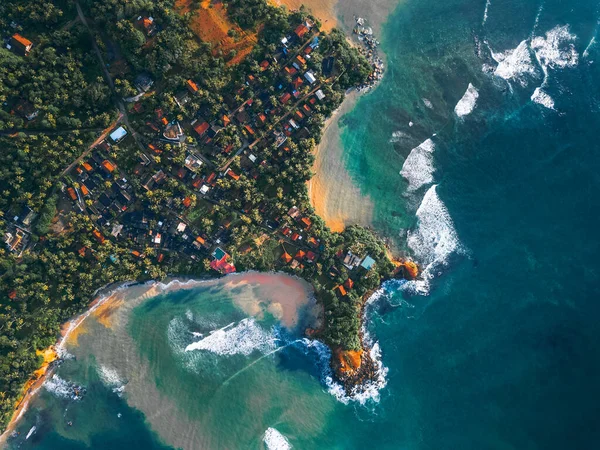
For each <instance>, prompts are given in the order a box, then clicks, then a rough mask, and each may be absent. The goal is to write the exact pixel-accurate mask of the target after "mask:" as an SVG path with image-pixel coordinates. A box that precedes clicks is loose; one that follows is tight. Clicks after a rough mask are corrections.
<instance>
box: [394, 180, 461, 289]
mask: <svg viewBox="0 0 600 450" xmlns="http://www.w3.org/2000/svg"><path fill="white" fill-rule="evenodd" d="M436 188H437V185H433V186H431V187H430V188H429V190H428V191H427V193H426V194H425V196H424V197H423V200H422V202H421V205H420V206H419V209H417V213H416V216H417V219H418V225H417V228H416V229H415V230H413V231H410V232H409V233H408V239H407V244H408V246H409V248H410V249H411V250H412V252H413V254H414V255H415V257H416V259H417V261H419V262H420V263H421V264H422V266H423V267H424V269H423V271H422V276H421V279H419V280H414V281H409V282H407V283H405V284H404V286H406V289H409V290H413V291H415V293H419V294H423V295H425V294H427V293H429V281H430V280H431V278H433V270H434V269H435V268H436V267H439V266H440V265H445V264H447V262H448V257H449V256H450V255H451V254H453V253H455V252H457V251H460V250H461V249H462V248H461V244H460V241H459V239H458V235H457V234H456V230H455V229H454V222H453V221H452V217H450V213H449V212H448V209H447V208H446V205H444V203H443V202H442V201H441V200H440V198H439V196H438V195H437V192H436Z"/></svg>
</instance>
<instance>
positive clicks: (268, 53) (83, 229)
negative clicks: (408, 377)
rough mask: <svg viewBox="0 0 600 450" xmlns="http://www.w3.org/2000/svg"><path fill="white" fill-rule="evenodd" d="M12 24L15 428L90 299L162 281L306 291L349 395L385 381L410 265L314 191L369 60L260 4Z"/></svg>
mask: <svg viewBox="0 0 600 450" xmlns="http://www.w3.org/2000/svg"><path fill="white" fill-rule="evenodd" d="M39 8H42V9H44V10H45V11H47V14H44V15H43V16H40V15H39V14H37V12H36V11H38V10H39ZM0 11H1V12H2V13H3V14H1V15H0V29H2V30H3V32H4V34H6V35H8V36H9V38H8V39H9V41H10V43H11V44H10V45H9V47H10V48H7V49H2V51H1V53H0V57H1V58H2V64H1V65H0V86H4V87H5V88H4V89H3V90H2V94H3V95H4V96H5V98H6V101H5V102H4V105H3V107H2V109H0V129H4V130H11V135H9V136H6V135H2V136H0V141H1V143H2V145H3V148H4V149H5V155H6V161H8V162H9V163H8V164H6V166H5V170H3V171H2V172H0V190H2V192H3V195H2V196H1V197H0V210H1V211H2V214H3V216H2V218H1V220H0V228H1V231H2V234H3V236H4V242H5V244H6V245H5V246H4V247H3V248H2V250H1V251H0V267H1V273H0V277H2V283H1V285H0V297H1V298H2V299H3V300H2V302H1V304H0V329H1V330H2V336H1V342H0V392H1V393H2V399H1V402H0V411H1V420H2V425H3V428H5V427H6V425H7V424H8V423H9V421H10V419H11V418H12V417H18V414H21V413H22V411H23V409H24V406H21V407H20V411H19V413H18V414H15V407H19V405H25V404H26V401H25V402H23V398H24V396H25V393H26V392H29V393H31V392H33V391H34V389H35V388H34V386H37V385H39V381H38V384H36V380H41V379H42V377H43V375H44V373H45V371H46V370H47V369H46V368H48V367H51V366H52V364H53V363H51V362H50V361H51V360H52V359H53V358H54V357H56V354H55V353H53V352H52V351H51V350H48V349H49V348H51V347H53V346H55V345H56V338H57V336H59V334H60V330H61V326H62V325H63V324H64V323H65V322H67V321H68V320H69V319H71V318H72V317H75V316H78V315H79V314H81V313H82V311H84V310H85V309H86V308H88V307H89V301H90V299H91V298H94V293H95V292H96V291H97V289H99V288H100V287H102V286H106V285H109V284H112V283H118V282H124V281H130V280H135V281H138V282H143V281H147V280H161V279H164V278H165V277H166V276H167V274H176V275H178V276H186V277H207V276H213V277H216V276H221V275H226V274H230V273H233V272H240V271H247V270H257V271H283V272H287V273H291V274H294V275H297V276H299V277H301V278H304V279H306V280H308V281H309V282H310V283H311V284H312V285H313V287H314V289H315V295H316V297H317V299H318V301H319V302H320V303H321V305H322V307H323V310H324V317H325V320H324V323H323V326H322V328H321V329H317V330H307V331H308V334H310V335H311V336H312V337H315V338H319V339H322V340H323V341H324V342H326V343H327V344H328V345H329V346H330V347H331V348H332V350H333V352H334V354H335V358H334V360H333V361H332V364H333V366H334V368H335V369H336V374H337V376H338V377H339V378H340V379H341V380H342V381H344V382H345V386H346V389H347V391H348V392H355V391H356V389H360V383H361V382H363V381H364V380H366V379H368V378H369V377H370V376H372V375H371V374H370V372H369V370H368V368H369V367H370V364H371V363H370V359H369V352H368V351H365V350H368V349H367V348H364V347H365V346H366V344H365V343H364V342H363V341H362V338H361V321H362V307H363V305H364V303H365V300H366V299H367V298H368V297H369V295H370V293H371V292H373V291H374V290H376V289H378V288H379V286H380V284H381V282H382V281H383V280H385V279H387V278H390V277H393V276H416V275H417V268H416V266H415V265H414V264H413V263H411V262H410V261H408V262H396V264H394V263H393V262H392V260H391V259H390V257H389V256H388V250H387V248H386V246H385V244H384V241H383V240H382V239H381V238H380V237H378V236H377V235H376V234H374V233H373V232H372V231H371V230H369V229H366V228H363V227H360V226H348V227H346V228H345V229H344V230H343V231H342V232H332V231H331V230H330V229H329V228H328V227H327V225H326V224H325V222H324V221H323V220H322V219H321V218H320V217H319V216H318V215H317V214H316V213H315V210H314V209H313V207H312V205H311V203H310V199H309V195H308V190H307V185H306V182H307V181H308V180H309V179H310V177H311V173H312V172H311V169H312V166H313V163H314V154H313V149H314V147H315V146H316V145H317V144H318V142H319V140H320V138H321V135H322V132H323V127H324V125H325V121H326V119H327V117H330V116H331V114H332V113H333V112H334V111H335V110H336V109H337V108H339V106H340V104H341V103H342V101H343V100H344V98H345V94H346V92H347V91H348V90H349V89H351V88H357V87H361V86H362V87H365V86H366V85H367V84H369V83H371V82H373V81H374V79H376V78H377V76H378V75H377V68H376V67H374V64H373V60H371V61H369V59H368V56H369V55H368V54H367V55H365V54H364V53H365V52H364V51H363V52H361V51H359V50H358V49H357V48H356V47H353V46H351V45H350V44H349V42H348V40H347V36H346V35H345V34H344V33H343V32H341V31H339V30H337V29H332V30H331V31H330V32H326V31H324V30H323V29H322V24H321V22H320V21H319V19H318V18H317V17H314V16H312V15H311V14H309V13H308V12H307V11H306V10H304V9H300V10H298V11H291V12H287V11H285V10H283V9H281V8H279V7H277V6H274V5H271V4H268V3H267V2H266V1H265V0H230V1H229V2H228V3H227V4H226V5H225V4H224V3H220V2H211V1H203V2H200V3H198V2H188V1H179V0H178V1H176V2H173V1H172V0H158V1H154V2H127V1H124V0H104V1H96V2H88V1H80V2H75V3H73V2H71V1H67V0H64V1H61V0H59V1H53V2H50V1H49V0H48V1H41V2H36V3H35V4H31V3H30V2H26V1H25V0H21V1H16V2H13V3H10V4H7V5H3V6H2V7H0ZM40 17H43V19H40ZM357 23H358V22H357ZM358 25H359V26H362V25H360V24H358ZM226 28H227V30H228V31H227V32H225V34H223V30H225V29H226ZM210 30H212V31H210ZM209 31H210V32H209ZM361 33H362V32H361ZM367 53H368V52H367ZM240 54H243V55H242V57H240ZM371 56H372V55H371ZM67 69H68V70H67ZM94 129H96V130H98V131H97V132H94V131H93V130H94ZM13 131H14V133H13ZM98 135H100V136H101V138H100V139H98ZM92 307H93V306H92ZM48 355H54V357H51V356H48ZM44 364H46V365H45V366H44ZM40 367H41V369H40ZM32 376H33V378H32ZM28 380H29V381H28Z"/></svg>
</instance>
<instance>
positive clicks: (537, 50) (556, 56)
mask: <svg viewBox="0 0 600 450" xmlns="http://www.w3.org/2000/svg"><path fill="white" fill-rule="evenodd" d="M576 39H577V36H575V35H574V34H571V33H570V32H569V26H568V25H563V26H557V27H554V28H553V29H551V30H550V31H548V32H546V35H545V36H536V37H534V38H533V39H532V40H531V49H532V50H533V52H534V54H535V57H536V59H537V62H538V64H539V65H540V67H541V68H542V71H543V72H544V81H543V83H542V87H544V86H545V85H546V83H547V81H548V74H549V72H548V69H565V68H572V67H575V66H577V64H578V62H579V54H578V53H577V50H576V49H575V44H574V42H575V40H576Z"/></svg>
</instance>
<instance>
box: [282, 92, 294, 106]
mask: <svg viewBox="0 0 600 450" xmlns="http://www.w3.org/2000/svg"><path fill="white" fill-rule="evenodd" d="M291 98H292V94H290V93H289V92H286V93H285V94H283V95H282V96H281V97H280V98H279V101H280V102H281V103H283V104H286V103H287V102H289V101H290V99H291Z"/></svg>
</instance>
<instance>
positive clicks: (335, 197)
mask: <svg viewBox="0 0 600 450" xmlns="http://www.w3.org/2000/svg"><path fill="white" fill-rule="evenodd" d="M280 1H281V2H282V3H285V4H286V5H287V6H288V7H289V8H297V7H298V6H297V5H298V4H300V3H302V4H305V5H306V6H307V8H308V9H310V10H311V11H312V12H313V14H315V15H317V16H318V17H320V18H321V20H322V21H323V22H325V20H327V21H326V22H325V23H326V24H332V23H335V24H336V26H338V27H340V28H342V29H344V30H345V31H346V32H347V33H348V34H349V35H350V34H351V33H352V28H353V27H354V25H355V23H356V22H355V16H359V17H364V18H366V19H367V21H368V25H369V26H371V27H372V28H373V30H374V32H375V34H376V35H379V34H380V31H381V26H382V25H383V23H384V22H385V21H386V19H387V16H388V15H389V14H390V12H391V11H392V9H393V7H394V6H395V5H397V3H398V0H373V1H370V2H365V1H364V0H343V1H342V0H340V1H332V0H329V1H325V2H322V1H318V0H305V1H300V0H280ZM319 14H322V16H321V15H319ZM324 17H327V19H324ZM382 56H384V55H382ZM358 96H359V94H357V93H356V92H352V93H351V94H350V95H348V96H347V97H346V99H345V100H344V102H343V103H342V105H341V106H340V108H339V109H338V110H337V111H336V113H335V114H334V115H333V116H332V117H331V118H329V120H328V121H327V123H326V125H325V130H324V133H323V136H322V139H321V143H320V144H319V145H318V146H317V148H316V149H315V164H314V166H313V171H314V173H315V175H314V177H313V178H312V179H311V180H310V181H309V183H308V189H309V196H310V199H311V203H312V205H313V207H314V208H315V211H316V212H317V214H318V215H319V216H320V217H322V218H323V220H324V221H325V223H326V224H327V225H328V226H329V228H331V229H332V230H333V231H342V230H343V229H344V228H345V227H346V226H347V225H350V224H359V225H363V226H369V225H371V224H372V218H373V202H372V201H371V199H370V198H368V197H365V196H364V195H363V194H362V193H361V192H360V190H359V188H358V187H357V186H356V185H355V183H354V181H353V180H352V178H351V176H350V174H349V173H348V171H347V169H346V161H345V160H344V151H343V147H342V143H341V139H340V135H341V127H340V119H341V118H342V117H343V116H344V114H346V113H347V112H349V111H350V110H352V108H353V107H354V106H355V105H356V101H357V99H358Z"/></svg>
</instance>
